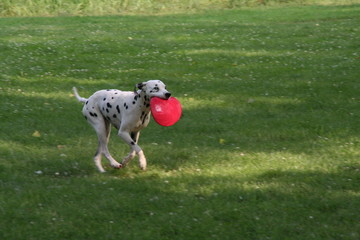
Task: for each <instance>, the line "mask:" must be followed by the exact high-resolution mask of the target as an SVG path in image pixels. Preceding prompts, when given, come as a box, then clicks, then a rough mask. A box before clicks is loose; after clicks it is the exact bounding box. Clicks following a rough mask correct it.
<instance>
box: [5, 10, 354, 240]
mask: <svg viewBox="0 0 360 240" xmlns="http://www.w3.org/2000/svg"><path fill="white" fill-rule="evenodd" d="M0 28H1V31H0V109H1V111H0V119H1V121H0V127H1V132H0V153H1V154H0V185H1V187H0V191H1V195H0V216H1V217H0V226H1V230H0V238H1V239H26V240H30V239H36V240H39V239H76V240H78V239H275V240H276V239H292V240H293V239H306V240H308V239H354V240H355V239H359V238H360V231H359V229H360V217H359V216H360V187H359V186H360V184H359V183H360V174H359V171H360V162H359V159H360V158H359V157H360V150H359V149H360V148H359V146H360V137H359V134H360V132H359V131H360V121H359V120H360V119H359V115H360V109H359V93H360V89H359V87H360V86H359V85H360V82H359V79H360V70H359V64H360V53H359V47H360V6H359V5H352V6H328V7H310V6H309V7H281V8H270V9H264V8H255V9H247V10H227V11H213V12H207V13H198V14H191V15H190V14H188V15H167V16H152V17H150V16H123V17H58V18H3V19H0ZM148 79H162V80H163V81H164V82H165V83H166V84H167V86H168V89H169V90H171V91H172V93H173V95H174V96H175V97H177V98H178V99H179V100H180V101H181V102H182V105H183V112H184V115H183V117H182V119H181V120H180V121H179V122H178V123H177V124H176V125H174V126H172V127H169V128H165V127H161V126H159V125H157V124H156V123H155V122H154V121H152V122H151V123H150V125H149V127H148V128H146V129H145V130H143V132H142V136H141V138H140V146H141V147H142V148H143V149H144V152H145V154H146V156H147V158H148V170H147V171H146V172H141V171H140V170H139V169H138V166H137V161H136V160H134V162H132V163H131V164H130V165H129V166H128V168H126V169H122V170H112V169H110V167H109V166H108V163H107V162H104V165H106V168H107V170H108V172H107V173H106V174H100V173H98V172H97V170H96V168H95V166H94V164H93V162H92V157H93V154H94V153H95V149H96V145H97V140H96V136H95V133H94V131H93V130H92V129H91V127H90V126H89V125H88V124H87V123H86V121H85V120H84V119H83V117H82V115H81V108H82V106H81V105H80V104H79V103H78V102H76V100H75V98H74V97H72V96H71V87H72V86H77V87H78V88H79V91H80V93H81V95H82V96H89V95H90V94H92V93H93V92H94V91H96V90H99V89H106V88H118V89H125V90H132V89H133V86H134V84H136V83H137V82H140V81H143V80H148ZM110 149H111V150H110V151H111V152H112V153H113V155H114V157H116V159H118V160H120V159H121V157H123V156H125V155H126V153H127V152H128V147H127V146H126V145H125V144H124V143H123V142H122V141H121V140H120V139H118V137H117V136H116V134H115V132H113V135H112V139H111V144H110Z"/></svg>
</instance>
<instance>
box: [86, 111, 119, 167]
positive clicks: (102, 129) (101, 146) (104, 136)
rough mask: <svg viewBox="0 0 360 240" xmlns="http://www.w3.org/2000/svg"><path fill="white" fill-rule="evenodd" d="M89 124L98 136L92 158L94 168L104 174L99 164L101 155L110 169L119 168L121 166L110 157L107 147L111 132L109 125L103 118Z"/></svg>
mask: <svg viewBox="0 0 360 240" xmlns="http://www.w3.org/2000/svg"><path fill="white" fill-rule="evenodd" d="M90 124H91V125H92V126H93V128H94V129H95V131H96V134H97V136H98V148H97V151H96V154H95V157H94V162H95V165H96V167H97V168H98V169H99V171H100V172H105V170H104V168H103V167H102V164H101V156H102V154H104V156H105V157H106V158H107V159H108V160H109V161H110V165H111V166H112V167H114V168H121V167H122V165H121V164H120V163H118V162H117V161H116V160H115V159H114V158H113V157H112V156H111V154H110V153H109V149H108V146H107V145H108V142H109V136H110V130H111V128H110V127H111V126H110V123H109V122H108V121H107V120H105V119H103V118H102V119H101V118H99V119H98V121H96V122H90Z"/></svg>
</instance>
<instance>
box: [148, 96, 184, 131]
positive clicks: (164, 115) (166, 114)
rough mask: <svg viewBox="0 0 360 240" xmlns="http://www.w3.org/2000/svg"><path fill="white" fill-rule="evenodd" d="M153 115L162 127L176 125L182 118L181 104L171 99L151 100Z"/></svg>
mask: <svg viewBox="0 0 360 240" xmlns="http://www.w3.org/2000/svg"><path fill="white" fill-rule="evenodd" d="M150 109H151V114H152V116H153V118H154V120H155V121H156V122H157V123H158V124H160V125H161V126H164V127H168V126H171V125H174V124H175V123H176V122H177V121H179V119H180V117H181V112H182V109H181V104H180V102H179V100H177V99H176V98H174V97H170V98H169V99H168V100H165V99H161V98H158V97H153V98H151V100H150Z"/></svg>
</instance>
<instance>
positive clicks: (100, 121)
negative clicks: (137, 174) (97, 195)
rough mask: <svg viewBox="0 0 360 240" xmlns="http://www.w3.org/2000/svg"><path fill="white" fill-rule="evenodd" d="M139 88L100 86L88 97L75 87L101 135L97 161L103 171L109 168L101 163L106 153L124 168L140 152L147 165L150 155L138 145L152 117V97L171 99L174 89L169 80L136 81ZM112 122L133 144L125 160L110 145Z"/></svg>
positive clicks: (115, 165) (88, 115)
mask: <svg viewBox="0 0 360 240" xmlns="http://www.w3.org/2000/svg"><path fill="white" fill-rule="evenodd" d="M137 89H139V90H137ZM135 90H136V91H134V92H129V91H120V90H116V89H109V90H100V91H97V92H95V93H94V94H93V95H92V96H90V97H89V98H88V99H86V98H83V97H80V95H79V94H78V92H77V89H76V88H75V87H74V88H73V91H74V94H75V97H76V98H77V100H78V101H80V102H83V103H85V104H84V107H83V110H82V112H83V114H84V116H85V118H86V119H87V121H88V122H89V124H90V125H91V126H92V127H93V128H94V129H95V131H96V134H97V136H98V140H99V145H98V148H97V151H96V154H95V157H94V161H95V165H96V167H97V168H98V169H99V171H100V172H105V170H104V168H103V167H102V164H101V157H102V155H104V156H105V157H106V158H107V159H108V160H109V161H110V165H111V166H112V167H114V168H121V167H124V166H125V165H126V164H127V163H128V162H129V161H130V160H131V159H133V158H134V157H135V155H136V154H137V155H138V156H139V165H140V168H141V169H142V170H145V169H146V158H145V155H144V152H143V151H142V149H141V148H140V146H139V145H138V140H139V134H140V130H141V129H143V128H145V127H146V126H147V125H148V124H149V121H150V99H151V98H152V97H160V98H163V99H168V98H169V97H170V96H171V93H170V92H169V91H167V90H166V86H165V84H164V83H163V82H162V81H160V80H149V81H147V82H142V83H139V84H136V88H135ZM111 125H113V126H114V127H115V128H116V129H117V130H118V135H119V136H120V137H121V138H122V139H123V140H124V141H125V142H126V143H127V144H128V145H129V146H130V153H129V155H128V156H126V157H125V158H124V159H123V161H122V163H121V164H120V163H118V162H117V161H116V160H115V159H114V158H113V157H112V156H111V155H110V153H109V150H108V147H107V145H108V142H109V136H110V130H111Z"/></svg>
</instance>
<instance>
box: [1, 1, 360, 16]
mask: <svg viewBox="0 0 360 240" xmlns="http://www.w3.org/2000/svg"><path fill="white" fill-rule="evenodd" d="M309 4H318V5H329V4H330V5H346V4H360V0H173V1H165V0H1V2H0V16H7V17H9V16H74V15H91V16H94V15H97V16H99V15H119V14H169V13H184V12H186V13H191V12H198V11H203V10H209V9H235V8H244V7H254V6H279V5H309Z"/></svg>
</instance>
